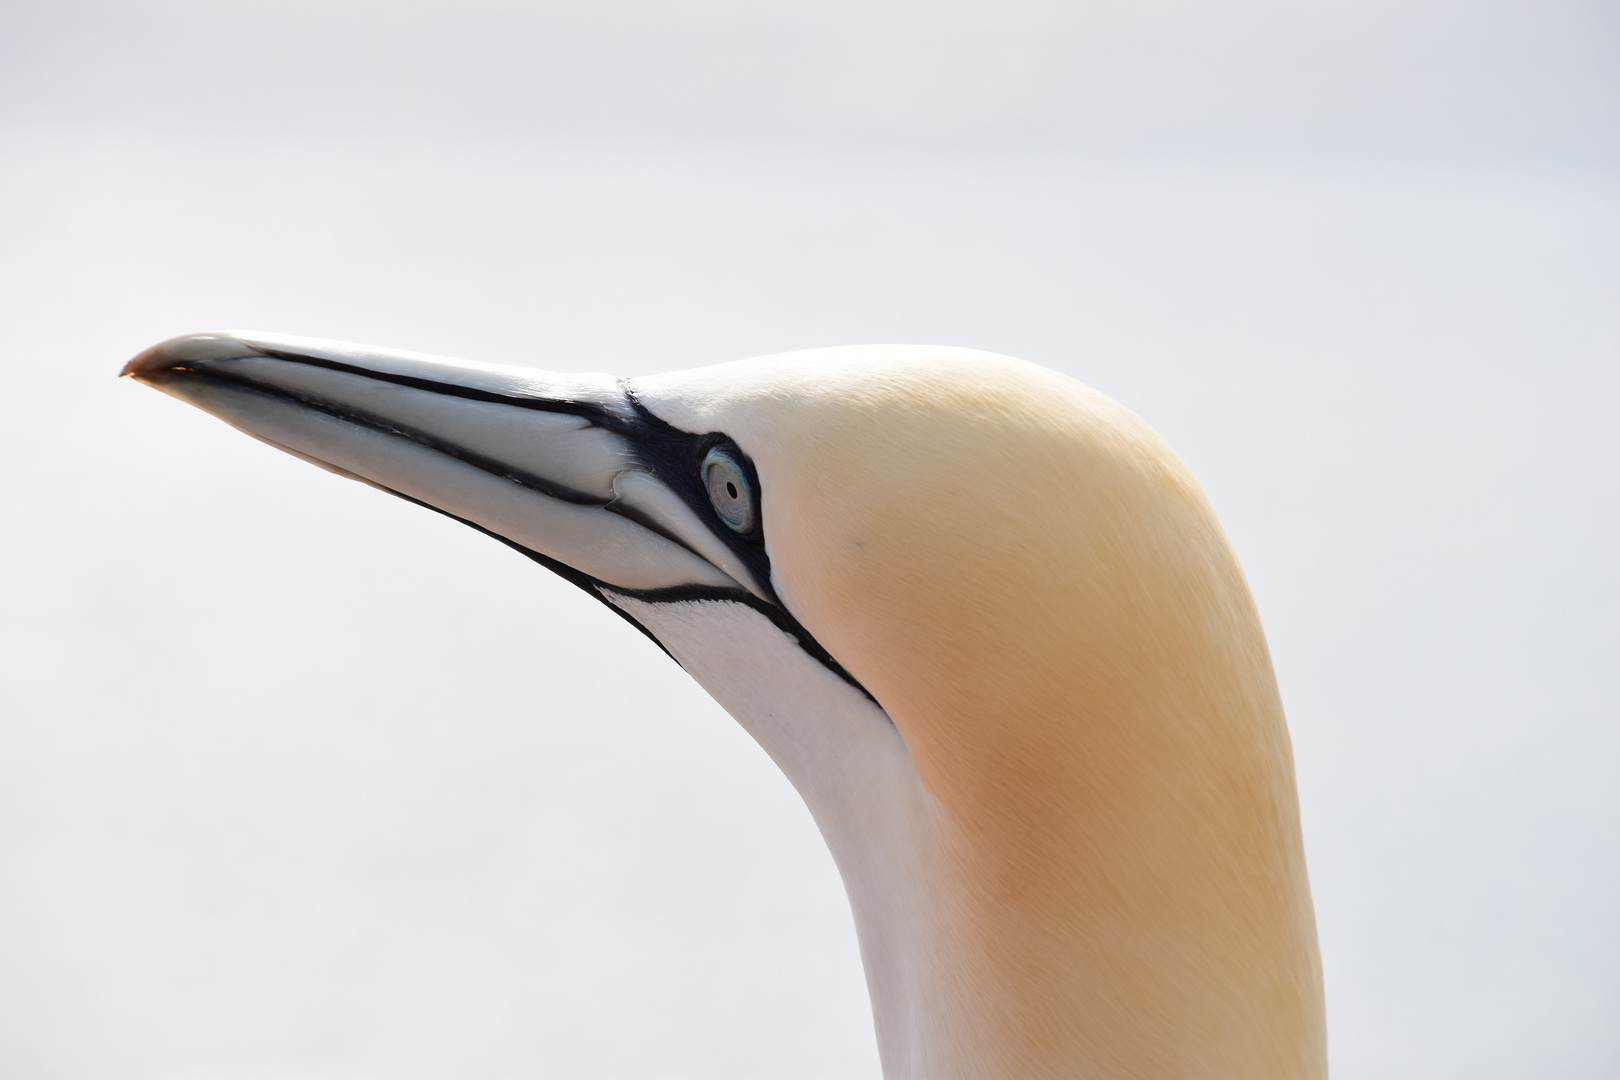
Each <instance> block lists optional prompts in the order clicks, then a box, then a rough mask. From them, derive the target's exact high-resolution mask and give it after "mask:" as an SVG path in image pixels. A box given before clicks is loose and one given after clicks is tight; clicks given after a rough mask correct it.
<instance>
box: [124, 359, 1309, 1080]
mask: <svg viewBox="0 0 1620 1080" xmlns="http://www.w3.org/2000/svg"><path fill="white" fill-rule="evenodd" d="M124 374H126V375H131V376H133V377H135V378H136V379H139V380H140V381H142V382H145V383H147V384H149V385H152V386H155V387H157V388H158V389H161V390H163V391H165V392H166V393H169V394H172V395H174V396H176V397H179V398H182V399H184V400H186V401H189V402H191V403H192V404H194V405H197V406H199V407H201V408H203V409H205V410H207V411H208V412H211V413H213V414H214V415H216V416H218V417H220V418H221V419H223V420H225V421H226V422H228V423H230V424H232V425H234V426H236V427H238V428H240V429H241V430H243V431H245V432H247V433H248V434H250V435H253V436H254V437H256V438H259V439H262V440H264V441H265V442H268V443H271V444H272V445H275V446H278V447H280V448H281V449H284V450H286V451H288V452H289V453H292V454H295V455H297V456H299V457H302V458H304V459H306V460H308V461H311V462H313V463H315V464H317V465H320V466H322V467H323V468H327V469H330V470H332V471H334V472H338V473H341V474H344V475H346V476H350V477H353V478H355V479H358V480H361V481H363V482H365V483H368V484H371V485H374V486H377V487H381V488H383V489H385V490H387V491H390V492H393V493H394V494H397V495H400V496H402V497H404V498H406V499H409V500H411V501H413V502H417V503H420V504H422V505H424V506H427V507H430V508H432V509H435V510H438V511H439V512H441V513H444V514H448V515H450V516H452V517H455V518H457V519H459V520H462V521H464V522H466V523H468V524H470V525H472V526H473V527H474V528H477V529H479V530H481V531H483V532H486V533H488V534H490V535H491V536H494V537H496V538H497V539H500V540H502V541H503V542H505V543H507V544H509V545H511V546H513V547H515V548H517V549H518V550H520V551H522V552H524V553H525V554H527V555H528V556H529V557H530V558H532V559H534V560H535V561H536V562H539V563H541V564H542V565H544V566H546V567H548V568H550V569H552V570H554V571H556V572H557V573H559V574H561V575H563V576H564V577H566V578H568V579H569V580H570V581H572V582H574V583H575V584H577V585H579V586H580V587H582V588H584V589H586V590H587V591H589V592H591V593H592V594H594V595H595V596H597V597H598V598H599V599H601V600H602V601H603V602H605V603H606V604H607V605H608V606H609V607H610V608H612V609H613V610H614V611H616V612H617V613H618V614H619V615H621V616H623V617H624V618H625V619H627V620H628V621H630V622H631V623H633V624H635V625H636V626H638V627H639V628H640V629H641V630H642V631H643V632H645V633H646V634H647V636H649V637H650V638H652V639H653V640H654V641H655V642H657V643H658V644H659V645H660V646H661V647H662V648H664V649H665V650H666V651H667V652H668V653H669V654H670V655H671V656H672V657H674V658H675V660H676V661H677V662H679V663H680V664H681V665H682V667H684V668H685V669H686V670H687V671H688V672H690V673H691V674H692V676H693V677H694V678H696V679H697V680H698V682H699V683H701V684H702V685H703V687H704V688H705V689H707V690H708V691H709V692H710V693H711V694H712V695H713V696H714V697H715V698H716V699H717V700H718V701H719V702H720V704H721V705H723V706H724V707H725V708H726V709H727V710H728V711H729V712H730V713H731V714H732V715H733V716H735V717H736V718H737V720H738V721H739V722H741V723H742V724H743V726H744V727H745V728H747V729H748V731H749V732H750V733H751V734H752V735H753V736H754V737H755V738H756V739H757V740H758V741H759V742H760V744H761V745H762V746H763V747H764V748H765V750H766V751H767V752H768V753H769V754H770V755H771V756H772V758H773V759H774V760H775V761H776V762H777V764H778V765H780V766H781V768H782V770H783V772H784V773H786V775H787V776H788V778H789V779H790V780H791V781H792V782H793V784H794V785H795V787H796V788H797V789H798V790H799V792H800V793H801V795H803V797H804V799H805V801H806V803H807V804H808V805H809V807H810V810H811V812H812V814H813V815H814V816H815V819H816V822H817V824H818V825H819V826H820V828H821V831H822V833H823V835H824V836H825V837H826V839H827V842H828V845H829V847H830V848H831V850H832V853H833V856H834V859H835V860H836V862H837V864H838V867H839V870H840V872H841V874H842V875H843V878H844V883H845V887H846V890H847V891H848V894H849V897H850V902H851V906H852V908H853V910H854V914H855V921H856V927H857V931H858V934H859V939H860V943H861V951H862V957H863V960H864V962H865V965H866V971H867V982H868V986H869V989H870V991H871V994H872V1001H873V1012H874V1018H875V1022H876V1027H877V1034H878V1043H879V1049H880V1052H881V1055H882V1059H883V1063H884V1070H885V1073H886V1074H888V1075H891V1076H919V1077H989V1076H1006V1077H1026V1076H1031V1077H1032V1076H1054V1077H1056V1076H1062V1077H1071V1076H1081V1075H1098V1076H1115V1075H1131V1076H1183V1075H1195V1074H1196V1075H1200V1076H1234V1077H1237V1076H1241V1077H1303V1076H1316V1075H1322V1074H1323V1073H1324V1072H1325V1051H1324V1034H1323V1019H1322V1002H1321V975H1320V964H1319V961H1318V958H1317V947H1316V934H1315V926H1314V922H1313V916H1312V912H1311V902H1310V894H1309V890H1308V887H1307V884H1306V878H1305V868H1304V858H1303V854H1302V848H1301V843H1300V835H1299V819H1298V810H1297V805H1296V798H1295V792H1294V778H1293V765H1292V759H1291V756H1290V750H1289V743H1288V735H1287V730H1286V727H1285V725H1284V722H1283V717H1282V710H1281V705H1280V703H1279V701H1278V697H1277V691H1276V685H1275V680H1274V678H1273V676H1272V672H1271V666H1270V660H1269V658H1268V654H1267V651H1266V645H1265V640H1264V637H1263V635H1262V633H1261V630H1260V626H1259V620H1258V618H1257V616H1256V614H1255V610H1254V606H1253V602H1252V601H1251V599H1250V596H1249V592H1248V589H1247V586H1246V585H1245V583H1244V581H1243V577H1242V573H1241V571H1240V570H1239V568H1238V565H1237V562H1236V560H1235V558H1234V557H1233V555H1232V553H1231V551H1230V549H1229V547H1228V545H1227V543H1226V540H1225V538H1224V536H1223V534H1222V533H1221V530H1220V527H1219V525H1218V524H1217V522H1216V520H1215V518H1214V515H1213V513H1212V512H1211V511H1210V509H1209V506H1208V504H1207V502H1206V501H1205V499H1204V496H1203V494H1202V492H1201V491H1200V489H1199V487H1198V485H1197V483H1196V482H1195V481H1194V480H1193V479H1192V477H1191V476H1190V475H1189V473H1188V472H1187V470H1186V469H1185V467H1184V466H1183V465H1182V464H1181V463H1180V461H1179V460H1177V458H1176V457H1175V455H1174V454H1173V453H1172V452H1171V451H1170V450H1169V448H1168V447H1167V446H1166V445H1165V444H1164V442H1163V441H1162V440H1161V439H1160V438H1159V437H1158V436H1157V435H1156V434H1154V432H1153V431H1152V430H1150V429H1149V428H1148V427H1147V426H1146V425H1145V424H1144V423H1142V421H1140V420H1139V419H1137V418H1136V417H1135V416H1133V415H1132V414H1131V413H1129V412H1127V411H1126V410H1125V409H1123V408H1122V407H1120V406H1119V405H1117V404H1115V403H1113V402H1112V401H1110V400H1108V399H1107V398H1105V397H1103V396H1102V395H1101V394H1098V393H1096V392H1095V391H1092V390H1090V389H1088V388H1086V387H1084V386H1082V385H1081V384H1079V383H1077V382H1075V381H1073V380H1072V379H1069V378H1067V377H1065V376H1062V375H1059V374H1057V373H1055V372H1052V371H1048V370H1046V369H1043V368H1040V367H1037V366H1035V365H1032V364H1028V363H1025V362H1022V361H1018V360H1013V359H1010V358H1007V357H1002V356H994V355H990V354H987V353H981V352H975V351H972V350H966V349H947V348H931V347H914V346H867V347H858V348H842V349H818V350H811V351H807V352H798V353H789V354H785V355H781V356H773V357H764V358H760V359H756V360H747V361H741V362H736V363H728V364H719V365H716V366H714V367H707V368H699V369H696V370H692V371H685V372H677V373H674V374H670V375H662V376H656V377H652V378H640V379H630V380H620V379H615V378H612V377H609V376H605V375H560V374H555V373H550V372H543V371H537V370H531V369H526V368H516V367H499V366H492V365H484V364H474V363H466V362H462V361H452V360H445V359H440V358H435V357H428V356H422V355H418V354H413V353H404V352H396V351H391V350H385V349H374V348H367V347H362V346H354V345H346V344H341V343H337V342H330V341H318V340H313V339H307V338H295V337H283V336H277V335H269V334H241V333H220V334H199V335H193V336H190V337H183V338H177V339H175V340H172V341H168V342H165V343H163V344H162V345H159V346H156V347H155V348H153V349H150V350H148V351H147V352H145V353H142V354H141V355H140V356H138V357H136V358H135V359H134V360H132V361H131V362H130V363H129V365H128V366H127V367H126V368H125V370H124Z"/></svg>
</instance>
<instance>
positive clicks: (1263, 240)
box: [0, 0, 1620, 1077]
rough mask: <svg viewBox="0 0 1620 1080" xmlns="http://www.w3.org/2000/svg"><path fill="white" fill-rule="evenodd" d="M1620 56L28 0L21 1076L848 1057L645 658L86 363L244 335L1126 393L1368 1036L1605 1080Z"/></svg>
mask: <svg viewBox="0 0 1620 1080" xmlns="http://www.w3.org/2000/svg"><path fill="white" fill-rule="evenodd" d="M1617 61H1620V15H1617V11H1616V9H1615V7H1614V6H1613V5H1612V4H1608V3H1595V2H1594V3H1581V2H1562V0H1551V2H1515V3H1498V2H1479V0H1476V2H1462V0H1456V2H1447V0H1415V2H1405V3H1393V2H1366V0H1363V2H1359V3H1348V2H1345V3H1337V2H1335V3H1299V2H1296V3H1287V4H1284V3H1264V2H1239V0H1234V2H1227V3H1196V2H1192V0H1167V2H1147V3H1143V2H1134V3H1123V2H1121V3H1066V4H1051V5H1042V4H1035V3H1015V2H1005V0H1004V2H999V3H993V4H992V3H978V2H958V3H950V2H942V3H932V4H922V3H897V2H876V0H869V2H863V3H839V2H821V3H817V4H815V5H788V4H782V3H747V4H745V3H720V2H712V3H693V2H665V3H628V2H616V0H614V2H601V3H589V4H585V3H576V4H538V3H537V4H497V3H456V4H448V3H446V4H399V3H395V4H382V3H377V4H367V3H358V2H344V3H337V2H325V3H288V2H285V0H283V2H280V3H276V4H269V3H227V2H215V3H155V2H154V3H129V4H115V3H108V4H80V3H7V4H4V5H3V6H0V166H3V167H0V275H3V278H0V364H3V365H4V368H3V371H4V379H5V387H6V392H5V393H4V394H3V395H0V439H3V445H0V471H3V474H4V481H3V483H4V488H3V490H4V492H5V501H6V508H7V513H6V514H5V515H4V517H3V518H0V544H3V552H0V554H3V562H0V566H3V567H4V570H3V573H0V590H3V592H0V611H3V624H0V625H3V630H0V632H3V633H4V635H5V637H4V640H3V642H0V664H3V665H4V668H3V682H0V693H3V695H4V696H3V699H0V1073H3V1074H4V1075H6V1076H14V1077H23V1076H75V1077H82V1076H102V1075H120V1076H200V1075H211V1076H217V1075H229V1076H286V1075H309V1076H360V1075H379V1074H388V1075H399V1076H447V1075H492V1076H493V1075H500V1076H515V1075H542V1076H694V1077H703V1076H805V1077H833V1076H869V1075H873V1074H875V1072H876V1054H875V1051H874V1049H873V1045H872V1039H871V1034H870V1021H869V1017H868V1013H867V1005H866V1000H865V989H864V985H863V983H862V979H861V974H860V966H859V960H858V957H857V955H856V950H855V944H854V937H853V931H852V928H851V925H850V921H849V917H848V914H847V909H846V907H845V904H844V899H843V896H842V890H841V887H840V885H839V882H838V880H837V875H836V873H835V871H834V869H833V866H832V863H831V860H830V858H829V857H828V856H827V855H826V853H825V851H824V849H823V848H822V846H821V843H820V840H819V837H818V836H817V835H816V833H815V830H814V826H813V825H812V823H811V822H810V820H809V817H808V815H807V814H806V812H805V811H804V809H803V808H802V806H801V805H800V804H799V803H798V801H797V798H796V796H795V795H794V794H793V792H792V790H791V789H790V788H789V787H788V785H787V783H786V782H785V781H784V780H783V779H782V778H781V776H780V775H778V774H777V773H776V771H775V770H774V768H773V767H772V766H771V764H770V763H769V761H768V760H767V759H766V758H765V757H764V755H763V754H762V753H761V752H759V751H758V750H757V749H756V748H755V747H754V746H753V745H752V743H750V742H749V741H748V740H747V738H746V737H745V736H743V735H742V733H741V732H740V730H738V729H737V728H736V726H735V725H734V724H733V723H732V722H731V721H730V720H729V718H727V717H726V716H725V715H724V714H723V713H721V712H720V710H719V709H718V708H717V707H716V706H715V705H714V704H713V703H712V702H710V701H709V700H708V699H707V698H706V697H705V696H704V695H703V694H702V693H701V692H700V691H698V690H697V688H696V687H695V686H694V685H692V684H691V683H690V682H689V680H687V679H686V678H685V676H683V675H682V674H681V672H680V671H679V670H678V669H677V668H676V667H675V666H674V665H673V664H671V663H670V662H669V661H668V660H667V659H666V658H665V657H663V656H662V655H661V654H660V653H658V652H657V651H656V650H655V649H653V648H652V646H651V645H650V644H648V643H647V642H646V641H645V640H643V639H642V638H641V637H640V636H639V635H637V634H635V633H634V632H633V631H631V630H630V629H629V628H628V627H626V626H624V625H623V623H622V622H620V621H619V620H618V619H617V618H615V617H614V616H613V615H612V614H611V613H609V612H608V611H606V610H605V609H600V608H599V607H597V606H596V605H594V603H593V602H592V601H589V600H588V599H587V598H586V597H584V596H583V595H582V594H579V593H577V592H576V591H574V590H573V589H572V588H571V587H569V586H567V585H564V584H563V583H562V582H560V581H557V580H553V579H551V578H550V577H548V576H547V575H545V574H544V573H543V572H541V571H539V570H538V569H537V568H536V567H534V566H532V565H530V564H528V563H526V562H524V561H523V560H521V559H520V558H519V557H517V556H516V555H514V554H512V553H510V552H508V551H506V550H505V549H503V548H501V547H500V546H499V545H496V544H494V543H492V542H490V541H488V540H486V539H484V538H482V537H480V536H478V535H476V534H474V533H472V532H471V531H470V530H465V529H462V528H460V527H459V526H456V525H454V524H453V523H450V522H447V521H443V520H440V519H438V518H436V517H434V516H433V515H429V514H426V513H423V512H421V511H420V510H418V509H416V508H414V507H411V506H408V505H406V504H404V503H399V502H396V501H393V500H390V499H388V498H387V497H385V496H382V495H380V494H379V493H377V492H374V491H371V490H369V489H366V488H362V487H360V486H358V485H354V484H351V483H347V482H345V481H342V480H339V479H337V478H335V477H332V476H329V475H327V474H324V473H321V472H319V471H317V470H314V469H311V468H309V467H308V466H306V465H304V464H303V463H301V462H298V461H295V460H293V459H291V458H288V457H285V456H283V455H280V454H279V453H277V452H275V451H272V450H270V449H269V448H267V447H263V446H261V445H259V444H256V443H253V442H252V441H250V440H248V439H245V438H243V437H242V436H240V435H238V434H237V433H235V432H233V431H231V430H229V429H228V428H226V427H225V426H224V425H221V424H219V423H218V422H217V421H214V420H212V419H210V418H208V417H206V416H204V415H202V414H201V413H198V412H195V411H194V410H190V409H188V408H186V407H184V406H182V405H180V404H179V403H177V402H174V401H171V400H169V399H166V398H164V397H162V396H160V395H158V394H155V393H152V392H151V391H148V390H145V389H143V388H140V387H138V386H135V385H133V384H130V383H128V382H118V381H116V380H115V379H114V378H113V375H114V373H115V372H116V370H117V368H118V366H119V364H120V363H122V361H123V360H125V359H126V358H127V357H129V356H130V355H132V354H133V353H135V352H136V351H138V350H139V349H141V348H144V347H145V346H147V345H149V344H151V343H153V342H155V341H157V340H160V339H162V338H165V337H169V336H172V335H174V334H178V333H182V332H187V331H193V330H201V329H211V328H219V327H246V328H257V329H266V330H276V331H283V332H290V333H301V334H311V335H318V336H327V337H335V338H343V339H350V340H357V341H364V342H370V343H373V344H379V345H391V346H397V347H403V348H413V349H419V350H424V351H432V352H441V353H447V354H451V355H460V356H467V357H472V358H477V359H484V360H494V361H502V362H512V363H526V364H535V365H540V366H547V367H552V368H558V369H564V370H568V369H574V370H606V371H613V372H618V373H624V374H635V373H642V372H651V371H658V370H668V369H671V368H677V367H685V366H691V365H697V364H703V363H709V362H714V361H720V360H727V359H733V358H737V357H741V356H747V355H752V354H758V353H765V352H776V351H782V350H787V349H793V348H800V347H808V346H817V345H828V344H847V343H855V342H864V341H907V342H915V341H922V342H937V343H945V344H959V345H969V346H976V347H979V348H986V349H992V350H996V351H1001V352H1007V353H1012V354H1015V355H1020V356H1024V357H1026V358H1028V359H1031V360H1035V361H1037V362H1040V363H1044V364H1048V365H1050V366H1052V367H1056V368H1058V369H1061V370H1063V371H1067V372H1069V373H1071V374H1073V375H1075V376H1076V377H1078V378H1081V379H1082V380H1084V381H1086V382H1088V383H1091V384H1092V385H1094V386H1097V387H1098V388H1100V389H1102V390H1103V391H1105V392H1106V393H1109V394H1110V395H1112V396H1114V397H1116V398H1117V399H1118V400H1120V401H1121V402H1123V403H1124V404H1126V405H1127V406H1129V407H1130V408H1132V409H1134V410H1135V411H1137V412H1138V413H1140V414H1141V415H1142V416H1144V417H1145V418H1146V419H1147V420H1148V421H1149V422H1150V423H1152V424H1153V425H1155V426H1156V427H1157V428H1159V430H1161V431H1162V432H1163V433H1165V434H1166V435H1167V436H1168V437H1169V439H1170V440H1171V442H1172V443H1173V444H1174V445H1175V446H1176V447H1177V448H1178V449H1179V451H1180V452H1181V453H1182V455H1183V456H1184V457H1185V458H1186V459H1187V460H1188V462H1189V463H1190V464H1191V466H1192V467H1193V469H1194V471H1195V472H1196V473H1197V474H1198V475H1199V476H1200V477H1201V478H1202V480H1203V482H1204V483H1205V485H1206V487H1207V489H1208V490H1209V492H1210V495H1211V497H1212V499H1213V500H1214V502H1215V505H1216V508H1217V510H1218V511H1219V512H1220V514H1221V516H1222V518H1223V520H1224V522H1225V524H1226V526H1227V529H1228V531H1229V533H1230V534H1231V536H1232V538H1233V541H1234V543H1235V544H1236V546H1237V549H1238V552H1239V554H1240V556H1241V557H1242V559H1243V561H1244V564H1245V567H1246V569H1247V571H1248V573H1249V576H1250V580H1251V582H1252V584H1253V587H1254V590H1255V593H1256V596H1257V598H1258V601H1259V604H1260V608H1261V612H1262V615H1263V617H1264V619H1265V621H1266V625H1267V629H1268V633H1269V635H1270V639H1271V643H1272V648H1273V650H1274V654H1275V659H1276V664H1277V670H1278V676H1279V679H1280V681H1281V684H1282V689H1283V695H1284V699H1285V702H1286V704H1287V706H1288V710H1289V715H1290V722H1291V725H1292V730H1293V733H1294V739H1295V747H1296V752H1297V757H1298V766H1299V776H1300V784H1301V795H1302V801H1303V810H1304V823H1305V831H1306V840H1307V846H1308V852H1309V858H1310V867H1311V873H1312V878H1313V882H1314V886H1315V894H1316V900H1317V912H1318V918H1319V922H1320V926H1321V932H1322V944H1323V951H1324V960H1325V964H1326V971H1327V985H1328V1007H1329V1019H1330V1031H1331V1052H1332V1058H1333V1066H1334V1070H1335V1073H1336V1075H1338V1076H1339V1077H1409V1076H1447V1077H1475V1076H1478V1077H1485V1076H1501V1077H1512V1076H1532V1075H1533V1076H1543V1077H1551V1076H1569V1077H1575V1076H1586V1077H1597V1076H1617V1075H1620V1023H1616V1017H1617V1016H1620V927H1617V924H1620V918H1617V915H1616V913H1617V912H1620V849H1617V847H1620V846H1617V842H1616V837H1617V834H1620V782H1617V780H1616V773H1617V770H1620V734H1617V731H1616V726H1617V719H1620V717H1617V708H1616V705H1617V698H1620V694H1617V687H1616V672H1615V659H1614V658H1615V650H1616V644H1617V638H1620V635H1617V632H1616V631H1617V618H1616V601H1617V599H1620V597H1617V592H1620V590H1617V587H1616V586H1617V574H1616V569H1615V549H1616V524H1617V516H1620V515H1617V511H1616V508H1617V500H1616V481H1615V471H1616V469H1615V466H1616V463H1617V451H1620V445H1617V444H1620V423H1617V422H1616V419H1615V412H1616V408H1617V404H1616V403H1617V391H1620V377H1617V364H1616V359H1617V345H1620V318H1617V315H1616V311H1617V306H1620V305H1617V302H1616V301H1617V298H1620V255H1617V252H1620V192H1617V187H1616V179H1617V175H1620V62H1617Z"/></svg>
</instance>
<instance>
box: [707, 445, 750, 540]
mask: <svg viewBox="0 0 1620 1080" xmlns="http://www.w3.org/2000/svg"><path fill="white" fill-rule="evenodd" d="M698 475H699V476H701V477H702V478H703V487H704V488H705V490H707V491H708V493H709V503H710V505H712V506H713V507H714V512H715V513H716V514H718V515H720V520H721V521H723V522H725V523H726V528H728V529H730V530H731V531H732V532H738V533H744V534H747V533H751V532H753V531H754V529H755V527H756V526H757V525H758V524H759V511H758V508H757V505H756V501H755V499H754V491H753V488H751V487H750V486H749V484H748V474H747V473H745V472H744V471H743V467H742V465H741V464H740V463H739V462H738V461H737V459H736V458H734V457H732V456H731V455H730V454H729V453H727V452H726V451H725V450H724V449H722V448H721V447H718V446H716V447H713V448H712V449H710V450H709V452H708V453H707V454H705V455H703V465H702V467H701V469H699V472H698Z"/></svg>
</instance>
